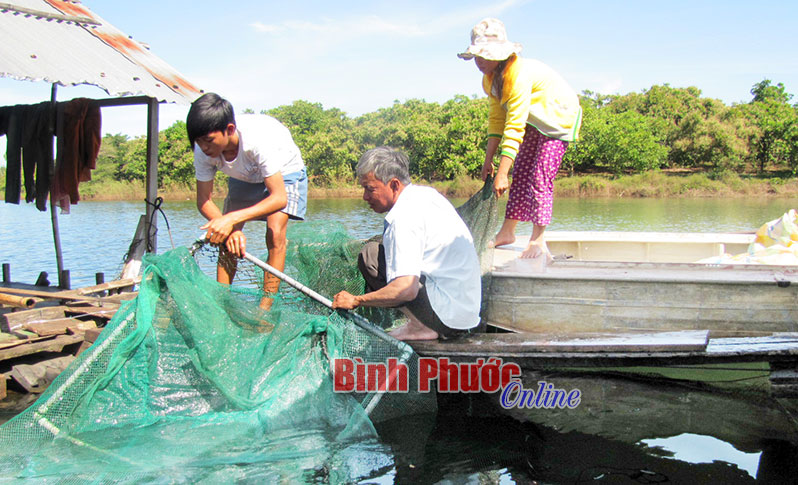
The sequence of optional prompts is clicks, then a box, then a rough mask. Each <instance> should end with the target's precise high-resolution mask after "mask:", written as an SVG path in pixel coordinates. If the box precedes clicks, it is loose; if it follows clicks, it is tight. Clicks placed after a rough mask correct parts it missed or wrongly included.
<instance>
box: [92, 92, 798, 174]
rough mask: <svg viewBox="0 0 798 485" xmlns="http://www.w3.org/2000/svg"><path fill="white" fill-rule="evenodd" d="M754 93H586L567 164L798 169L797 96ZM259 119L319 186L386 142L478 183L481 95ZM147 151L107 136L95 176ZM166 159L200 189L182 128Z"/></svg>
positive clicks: (435, 168) (126, 167)
mask: <svg viewBox="0 0 798 485" xmlns="http://www.w3.org/2000/svg"><path fill="white" fill-rule="evenodd" d="M751 96H752V98H751V101H750V102H747V103H739V104H733V105H731V106H727V105H726V104H724V103H723V102H721V101H719V100H716V99H712V98H706V97H702V96H701V91H700V90H699V89H697V88H695V87H687V88H674V87H671V86H669V85H667V84H666V85H661V86H659V85H658V86H653V87H651V88H650V89H647V90H645V91H643V92H640V93H630V94H625V95H601V94H598V93H593V92H589V91H585V92H584V93H582V95H581V96H580V102H581V104H582V108H583V121H582V130H581V136H580V139H579V141H578V142H575V143H573V144H572V145H571V147H570V148H569V150H568V151H567V152H566V155H565V158H564V160H563V169H565V170H566V171H568V172H569V173H571V174H577V173H597V172H598V173H612V174H617V175H621V174H633V173H643V172H647V171H652V170H659V169H662V168H685V169H691V170H697V171H705V172H710V173H715V174H721V173H727V172H734V173H738V174H743V173H763V172H765V171H769V170H770V171H773V170H780V171H788V172H789V173H790V174H792V175H793V176H794V175H796V174H798V105H794V104H790V102H791V100H792V95H791V94H789V93H787V92H786V90H785V87H784V85H783V84H781V83H778V84H773V83H771V81H770V80H767V79H766V80H763V81H761V82H759V83H757V84H755V85H754V86H753V87H752V89H751ZM247 111H248V112H253V111H252V110H247ZM262 113H265V114H269V115H271V116H274V117H275V118H277V119H279V120H280V121H281V122H282V123H283V124H285V125H286V126H287V127H288V129H289V130H290V131H291V133H292V134H293V137H294V140H295V141H296V143H297V145H298V146H299V148H300V149H301V151H302V155H303V158H304V159H305V163H306V165H307V168H308V173H309V176H310V178H311V181H312V183H314V184H316V185H318V186H327V187H333V186H338V185H348V184H351V183H352V181H353V171H354V166H355V164H356V163H357V160H358V158H359V157H360V155H361V154H362V153H363V152H364V151H366V150H368V149H370V148H373V147H375V146H380V145H389V146H392V147H396V148H399V149H401V150H404V151H405V152H406V153H407V154H408V155H409V157H410V160H411V164H412V165H411V167H410V169H411V174H412V175H413V176H414V177H417V178H420V179H423V180H427V181H441V180H453V179H455V178H458V177H461V176H468V177H478V176H479V173H480V168H481V166H482V162H483V160H484V147H485V144H486V141H487V137H486V132H485V130H486V127H487V116H488V102H487V98H484V97H481V98H478V97H467V96H462V95H458V96H455V97H454V98H452V99H450V100H448V101H446V102H444V103H431V102H426V101H424V100H419V99H411V100H408V101H405V102H398V101H397V102H394V104H393V105H392V106H390V107H387V108H382V109H379V110H377V111H375V112H372V113H367V114H364V115H362V116H358V117H354V118H350V117H349V116H347V115H346V113H344V112H343V111H341V110H340V109H337V108H330V109H325V108H324V107H323V106H322V105H321V104H320V103H312V102H308V101H302V100H300V101H294V102H293V103H292V104H290V105H285V106H279V107H276V108H274V109H270V110H267V111H262ZM145 155H146V145H145V140H144V138H133V139H128V137H126V136H125V135H106V136H105V138H104V139H103V144H102V149H101V152H100V157H99V159H98V164H97V170H96V172H95V174H94V177H93V178H94V179H95V180H104V179H113V180H117V181H143V180H144V177H145ZM158 155H159V178H160V180H159V182H160V184H161V186H171V185H175V184H192V185H193V182H194V167H193V159H192V153H191V149H190V147H189V144H188V140H187V137H186V130H185V123H184V122H181V121H178V122H176V123H175V124H173V125H172V126H170V127H168V128H166V129H165V130H163V131H161V132H160V140H159V154H158Z"/></svg>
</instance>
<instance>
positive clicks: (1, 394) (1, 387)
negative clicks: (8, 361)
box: [0, 374, 8, 401]
mask: <svg viewBox="0 0 798 485" xmlns="http://www.w3.org/2000/svg"><path fill="white" fill-rule="evenodd" d="M6 379H8V378H7V377H6V375H5V374H0V401H2V400H3V399H5V398H6V392H7V391H6V389H7V388H6Z"/></svg>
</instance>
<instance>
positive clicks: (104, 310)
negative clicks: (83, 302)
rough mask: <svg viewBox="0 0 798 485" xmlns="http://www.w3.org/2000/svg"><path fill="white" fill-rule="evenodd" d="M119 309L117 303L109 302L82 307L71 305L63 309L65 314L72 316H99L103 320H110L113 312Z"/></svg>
mask: <svg viewBox="0 0 798 485" xmlns="http://www.w3.org/2000/svg"><path fill="white" fill-rule="evenodd" d="M117 310H119V305H116V304H113V303H109V304H106V305H103V306H101V307H96V306H84V307H73V306H68V309H67V310H65V311H64V313H66V315H73V316H88V317H95V318H101V319H104V320H110V319H111V318H112V317H113V316H114V314H115V313H116V312H117Z"/></svg>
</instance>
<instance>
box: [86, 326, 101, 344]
mask: <svg viewBox="0 0 798 485" xmlns="http://www.w3.org/2000/svg"><path fill="white" fill-rule="evenodd" d="M102 331H103V329H101V328H91V329H89V330H86V333H85V335H84V338H85V339H86V341H87V342H91V343H94V342H96V341H97V339H98V338H99V337H100V333H101V332H102Z"/></svg>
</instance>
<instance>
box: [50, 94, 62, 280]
mask: <svg viewBox="0 0 798 485" xmlns="http://www.w3.org/2000/svg"><path fill="white" fill-rule="evenodd" d="M57 91H58V85H57V84H56V83H53V88H52V90H51V92H50V105H51V109H52V111H53V117H52V119H53V120H55V125H53V124H52V123H51V124H50V130H51V131H50V133H52V134H54V135H55V136H56V140H60V139H61V137H60V136H58V135H60V134H61V133H63V130H64V121H63V118H64V117H63V116H60V115H59V113H58V103H57V102H56V97H57ZM51 143H52V141H51ZM56 153H58V155H59V156H61V150H57V151H56ZM55 166H56V161H55V157H53V158H51V159H50V220H51V221H52V225H53V243H54V244H55V262H56V266H57V267H58V286H60V287H61V288H64V287H65V286H64V281H62V280H61V275H62V274H63V273H64V255H63V254H62V252H61V232H60V231H59V230H58V212H57V211H56V207H55V206H56V203H55V191H54V190H53V188H54V185H55Z"/></svg>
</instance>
